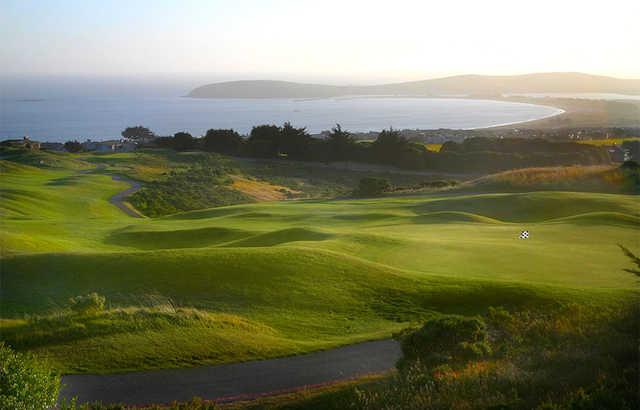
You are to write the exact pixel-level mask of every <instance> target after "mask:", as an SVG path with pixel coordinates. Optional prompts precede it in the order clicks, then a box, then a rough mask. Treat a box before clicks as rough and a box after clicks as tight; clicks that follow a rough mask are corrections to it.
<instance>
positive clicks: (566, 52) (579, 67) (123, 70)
mask: <svg viewBox="0 0 640 410" xmlns="http://www.w3.org/2000/svg"><path fill="white" fill-rule="evenodd" d="M639 16H640V1H638V0H606V1H604V0H601V1H590V0H581V1H572V0H571V1H570V0H553V1H547V0H510V1H493V0H473V1H462V0H445V1H428V0H422V1H402V0H395V1H389V0H386V1H380V2H377V1H374V0H368V1H352V0H339V1H333V0H322V1H304V0H298V1H288V0H282V1H277V0H274V1H267V0H263V1H258V0H233V1H213V0H209V1H204V0H203V1H177V0H176V1H162V0H153V1H143V0H126V1H108V0H102V1H99V0H82V1H47V0H39V1H31V0H1V1H0V63H1V65H0V72H1V73H3V74H18V73H23V74H55V75H58V74H84V75H94V74H98V75H108V76H111V75H114V76H121V75H148V74H161V73H164V74H190V75H202V76H204V77H207V76H211V77H212V78H225V79H233V78H272V79H292V80H306V81H320V80H324V81H332V82H343V83H366V82H376V81H394V80H413V79H422V78H430V77H436V76H442V75H452V74H462V73H480V74H518V73H528V72H539V71H582V72H588V73H594V74H604V75H613V76H620V77H628V78H640V46H639V44H640V24H639V23H638V18H639Z"/></svg>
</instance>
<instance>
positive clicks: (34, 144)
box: [0, 135, 40, 151]
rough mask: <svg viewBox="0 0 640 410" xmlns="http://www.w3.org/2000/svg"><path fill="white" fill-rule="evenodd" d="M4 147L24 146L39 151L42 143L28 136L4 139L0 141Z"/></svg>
mask: <svg viewBox="0 0 640 410" xmlns="http://www.w3.org/2000/svg"><path fill="white" fill-rule="evenodd" d="M0 145H2V146H3V147H12V148H23V149H30V150H34V151H37V150H39V149H40V143H39V142H38V141H33V140H31V139H29V137H28V136H26V135H25V136H24V137H22V139H14V140H4V141H2V142H0Z"/></svg>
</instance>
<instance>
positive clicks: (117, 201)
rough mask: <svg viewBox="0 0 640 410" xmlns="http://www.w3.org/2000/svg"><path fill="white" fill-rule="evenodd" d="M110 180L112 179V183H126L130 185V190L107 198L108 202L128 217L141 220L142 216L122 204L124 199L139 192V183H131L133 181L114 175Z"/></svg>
mask: <svg viewBox="0 0 640 410" xmlns="http://www.w3.org/2000/svg"><path fill="white" fill-rule="evenodd" d="M111 179H113V180H114V181H122V182H126V183H128V184H130V185H131V188H128V189H125V190H124V191H121V192H118V193H117V194H115V195H114V196H112V197H111V198H109V202H111V203H112V204H113V205H115V206H117V207H118V208H120V209H121V210H122V212H124V213H126V214H127V215H129V216H132V217H134V218H142V215H140V213H139V212H138V211H136V210H135V209H132V208H130V207H128V206H126V205H125V204H124V200H125V198H126V197H128V196H129V195H131V194H133V193H134V192H136V191H137V190H139V189H140V188H141V187H142V185H141V184H140V183H139V182H136V181H133V180H131V179H129V178H125V177H122V176H120V175H114V176H112V177H111Z"/></svg>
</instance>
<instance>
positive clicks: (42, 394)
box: [0, 343, 60, 410]
mask: <svg viewBox="0 0 640 410" xmlns="http://www.w3.org/2000/svg"><path fill="white" fill-rule="evenodd" d="M59 389H60V376H59V375H58V374H56V373H55V372H54V371H53V370H52V369H51V368H50V367H49V366H48V365H47V364H46V363H43V362H38V361H36V359H35V358H34V357H33V356H31V355H25V354H21V353H16V352H14V351H13V350H11V349H10V348H9V347H7V346H5V345H4V343H0V408H1V409H12V410H27V409H28V410H36V409H48V408H51V407H53V406H54V405H55V404H56V400H57V399H58V391H59Z"/></svg>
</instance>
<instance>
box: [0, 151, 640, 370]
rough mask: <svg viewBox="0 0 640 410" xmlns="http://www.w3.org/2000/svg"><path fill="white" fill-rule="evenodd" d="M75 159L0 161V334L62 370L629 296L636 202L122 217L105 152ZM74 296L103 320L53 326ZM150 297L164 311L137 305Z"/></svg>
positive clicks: (306, 204)
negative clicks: (65, 163)
mask: <svg viewBox="0 0 640 410" xmlns="http://www.w3.org/2000/svg"><path fill="white" fill-rule="evenodd" d="M118 155H120V154H118ZM73 158H74V157H71V160H73V161H75V159H73ZM180 158H182V157H180ZM180 158H177V159H175V161H176V163H178V162H179V159H180ZM85 159H87V160H89V159H90V160H91V161H93V162H100V163H102V164H106V168H102V169H98V170H93V171H92V172H83V171H82V170H78V169H76V168H64V167H63V168H44V167H34V166H31V165H25V164H20V163H18V162H15V161H4V162H2V164H1V165H2V166H3V167H4V168H3V170H4V171H3V178H2V180H1V182H0V189H2V192H3V197H2V201H1V202H0V212H2V222H3V223H2V225H1V226H0V244H1V246H2V253H3V256H2V260H1V264H2V299H1V302H0V303H1V315H2V318H0V327H1V330H2V339H3V340H7V341H8V343H10V344H13V345H15V346H13V347H15V348H17V349H19V350H33V351H36V352H37V353H39V354H41V355H44V356H48V357H50V358H52V359H54V360H55V361H56V363H58V365H59V366H60V368H61V369H62V370H64V371H67V372H111V371H123V370H133V369H147V368H161V367H180V366H191V365H196V364H204V363H221V362H227V361H238V360H248V359H255V358H263V357H273V356H277V355H286V354H293V353H299V352H305V351H311V350H315V349H322V348H327V347H331V346H337V345H341V344H347V343H352V342H356V341H362V340H367V339H374V338H383V337H389V336H390V335H391V333H392V332H395V331H398V330H400V329H402V328H404V327H406V326H408V325H411V324H414V323H418V322H421V321H423V320H425V319H427V318H429V317H431V316H433V315H435V314H438V313H453V314H465V315H471V314H476V313H482V312H485V311H487V309H488V308H489V307H490V306H500V305H502V306H507V307H513V308H518V309H525V308H528V307H531V306H537V307H545V306H549V307H553V306H557V305H562V304H565V303H569V302H576V303H581V304H585V305H594V306H607V305H609V304H610V303H615V302H616V301H618V300H626V299H628V298H630V297H634V296H635V295H636V294H637V292H636V291H634V290H633V289H634V287H635V286H636V284H637V282H636V280H635V279H634V278H633V277H632V276H630V275H628V274H627V273H626V272H624V271H622V269H623V268H625V267H627V265H626V264H627V261H626V260H625V259H624V256H623V255H622V254H621V252H620V250H619V249H618V247H617V245H616V244H618V243H621V244H623V245H625V246H627V247H629V248H631V249H633V250H634V251H635V250H636V247H637V228H638V218H639V217H638V211H637V210H638V209H639V207H640V200H639V198H638V197H636V196H631V195H620V194H600V193H577V192H525V193H501V194H462V193H457V194H456V193H449V194H441V193H439V194H431V195H422V196H406V197H387V198H378V199H362V200H333V201H327V200H308V201H284V202H268V203H266V202H265V203H252V204H243V205H235V206H225V207H219V208H213V209H204V210H196V211H191V212H186V213H179V214H175V215H171V216H167V217H162V218H156V219H135V218H130V217H128V216H127V215H126V214H124V213H123V212H122V211H120V210H119V209H118V208H116V207H115V206H113V205H112V204H110V203H109V198H110V197H111V196H112V195H114V194H116V193H117V192H120V191H122V190H124V189H126V188H128V186H127V184H125V183H123V182H119V181H114V180H112V179H111V178H110V175H109V174H108V172H112V170H111V169H110V168H112V167H113V168H114V169H115V168H117V167H122V166H124V165H123V164H122V163H121V162H119V161H120V159H119V158H111V156H110V155H104V156H94V157H91V158H85ZM110 161H111V162H110ZM127 161H128V160H127ZM138 171H140V172H142V171H141V170H138ZM156 171H157V170H154V171H153V172H154V173H155V172H156ZM103 172H107V174H104V173H103ZM131 172H134V171H131ZM136 172H137V171H136ZM149 172H151V171H149ZM524 229H527V230H529V231H530V233H531V237H530V239H528V240H526V241H523V240H520V239H519V233H520V232H521V231H522V230H524ZM91 292H98V293H100V294H103V295H104V296H105V297H106V298H107V307H108V309H107V310H106V311H105V312H102V313H100V314H99V315H97V316H93V317H85V318H81V317H79V316H77V315H76V316H73V315H71V316H69V315H70V313H69V311H68V303H69V302H68V301H69V298H72V297H75V296H79V295H86V294H88V293H91ZM156 298H160V299H161V300H163V301H170V303H171V305H172V306H173V308H172V309H174V310H175V311H169V312H165V313H163V312H159V311H156V310H154V309H156V305H155V304H151V305H150V304H149V302H148V301H149V300H151V299H153V300H155V299H156ZM25 315H26V316H28V317H29V318H27V319H25ZM190 315H191V316H193V317H195V319H193V320H191V319H189V317H191V316H190ZM221 315H229V316H221ZM58 316H60V317H61V319H59V322H56V320H58V319H56V317H58ZM224 318H231V319H229V320H231V322H233V323H235V325H232V324H224V323H227V322H225V320H226V319H224ZM56 323H58V324H56ZM56 326H59V327H58V328H57V327H56ZM56 329H58V330H56ZM201 340H207V341H208V342H207V343H206V346H202V345H203V343H200V342H199V341H201ZM30 343H31V344H30Z"/></svg>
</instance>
